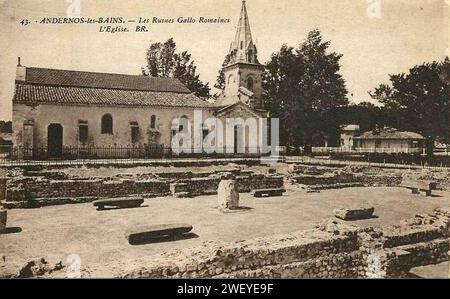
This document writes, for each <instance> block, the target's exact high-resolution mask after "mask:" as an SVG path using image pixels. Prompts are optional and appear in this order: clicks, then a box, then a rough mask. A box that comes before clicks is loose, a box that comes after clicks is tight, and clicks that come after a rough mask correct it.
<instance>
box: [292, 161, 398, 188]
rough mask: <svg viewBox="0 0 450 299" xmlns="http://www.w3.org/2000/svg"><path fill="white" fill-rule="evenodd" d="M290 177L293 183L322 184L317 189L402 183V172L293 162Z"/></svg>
mask: <svg viewBox="0 0 450 299" xmlns="http://www.w3.org/2000/svg"><path fill="white" fill-rule="evenodd" d="M288 178H289V180H290V181H291V182H292V183H293V184H301V185H306V186H320V188H316V189H317V190H322V189H335V188H345V187H347V186H348V187H352V186H353V184H361V185H362V186H387V187H394V186H398V185H400V184H401V182H402V173H401V172H399V173H393V172H392V171H389V172H384V171H383V170H382V169H379V168H371V167H334V168H333V167H324V166H311V165H303V164H293V165H291V171H290V175H289V177H288ZM327 186H328V187H329V188H327Z"/></svg>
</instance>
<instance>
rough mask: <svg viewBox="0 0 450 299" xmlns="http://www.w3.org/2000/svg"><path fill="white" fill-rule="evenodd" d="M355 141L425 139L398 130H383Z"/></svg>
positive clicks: (412, 133)
mask: <svg viewBox="0 0 450 299" xmlns="http://www.w3.org/2000/svg"><path fill="white" fill-rule="evenodd" d="M355 139H396V140H399V139H424V137H423V136H422V135H420V134H418V133H415V132H407V131H398V130H396V129H392V128H389V129H382V130H379V131H378V132H374V131H368V132H365V133H363V134H361V135H360V136H358V137H355Z"/></svg>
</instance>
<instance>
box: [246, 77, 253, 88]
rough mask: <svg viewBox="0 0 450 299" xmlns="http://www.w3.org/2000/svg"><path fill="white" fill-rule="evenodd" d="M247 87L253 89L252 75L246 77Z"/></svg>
mask: <svg viewBox="0 0 450 299" xmlns="http://www.w3.org/2000/svg"><path fill="white" fill-rule="evenodd" d="M247 89H248V90H250V91H253V78H252V77H249V78H248V79H247Z"/></svg>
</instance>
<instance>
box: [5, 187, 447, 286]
mask: <svg viewBox="0 0 450 299" xmlns="http://www.w3.org/2000/svg"><path fill="white" fill-rule="evenodd" d="M436 194H437V196H436V197H431V198H426V197H425V196H416V195H412V194H410V192H409V191H408V190H406V189H404V188H381V187H380V188H348V189H342V190H327V191H322V192H321V193H319V194H317V193H312V194H307V193H305V191H303V190H300V189H297V188H293V187H292V189H291V190H288V193H287V195H285V196H283V197H275V198H268V199H256V198H253V197H251V196H250V195H249V194H241V201H240V205H241V206H245V207H248V208H249V209H246V210H243V211H240V212H236V213H230V214H221V213H219V212H218V211H217V210H216V196H201V197H197V198H191V199H176V198H172V197H165V198H152V199H146V201H145V203H144V207H141V208H136V209H123V210H108V211H96V210H95V208H94V207H93V206H92V204H76V205H63V206H51V207H44V208H40V209H31V210H9V211H8V227H20V228H21V229H22V231H21V232H19V233H10V234H2V235H0V257H3V258H4V259H5V261H6V262H9V263H12V264H14V265H17V267H20V266H23V265H24V264H25V263H26V261H28V260H30V259H32V258H40V257H45V258H46V259H47V260H50V261H60V260H61V261H65V260H66V258H67V256H69V255H71V254H77V255H79V256H80V257H81V263H82V267H87V268H89V269H94V271H93V273H91V275H93V276H102V277H108V276H111V275H114V273H117V271H118V270H123V268H124V267H130V268H131V267H134V266H136V265H135V264H133V262H132V261H133V260H137V259H141V258H148V257H149V256H151V255H154V254H158V253H161V252H165V251H168V250H172V249H176V248H178V249H182V248H186V247H190V246H196V245H199V244H201V243H203V242H204V241H208V240H211V241H215V240H217V241H239V240H244V239H249V238H254V237H261V236H267V235H271V234H278V233H287V232H292V231H297V230H304V229H311V228H313V227H314V226H315V225H316V224H317V223H318V222H319V221H320V220H322V219H323V218H327V217H332V216H333V213H332V211H333V209H335V208H339V207H349V206H361V205H366V204H368V205H373V206H374V207H375V214H376V215H377V216H378V218H373V219H369V220H362V221H354V222H352V224H355V225H360V226H372V225H387V224H398V223H399V221H400V220H401V219H403V218H410V217H413V216H414V215H416V214H422V213H430V212H432V211H433V210H434V209H435V208H437V207H445V206H450V192H436ZM164 223H187V224H191V225H192V226H193V227H194V229H193V233H194V234H195V235H196V236H195V237H193V238H190V239H184V240H178V241H173V242H161V243H153V244H146V245H137V246H132V245H130V244H128V241H127V240H126V238H125V233H126V232H127V231H129V230H136V229H139V228H140V227H143V226H144V227H145V226H146V225H152V224H164ZM444 268H445V266H442V265H440V266H433V267H429V268H426V269H419V270H421V271H422V272H420V273H423V276H434V277H447V275H448V271H447V272H445V271H444V273H442V272H443V270H442V269H444ZM447 270H448V268H447ZM418 275H419V274H418Z"/></svg>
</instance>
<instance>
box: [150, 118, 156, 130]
mask: <svg viewBox="0 0 450 299" xmlns="http://www.w3.org/2000/svg"><path fill="white" fill-rule="evenodd" d="M150 129H156V115H152V116H151V117H150Z"/></svg>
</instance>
